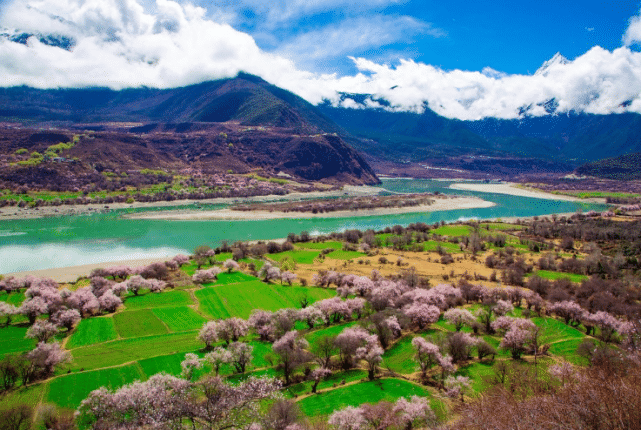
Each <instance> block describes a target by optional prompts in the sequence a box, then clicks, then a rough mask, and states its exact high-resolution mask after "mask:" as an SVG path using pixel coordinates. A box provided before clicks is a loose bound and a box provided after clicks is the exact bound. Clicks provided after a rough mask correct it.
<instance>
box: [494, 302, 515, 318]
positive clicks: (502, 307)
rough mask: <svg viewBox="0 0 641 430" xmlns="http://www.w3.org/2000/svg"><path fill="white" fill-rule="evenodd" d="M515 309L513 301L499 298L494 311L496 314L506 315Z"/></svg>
mask: <svg viewBox="0 0 641 430" xmlns="http://www.w3.org/2000/svg"><path fill="white" fill-rule="evenodd" d="M513 310H514V306H512V303H510V302H508V301H506V300H497V302H496V304H495V305H494V313H495V314H496V315H499V316H501V315H505V314H507V313H508V312H512V311H513Z"/></svg>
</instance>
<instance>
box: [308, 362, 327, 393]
mask: <svg viewBox="0 0 641 430" xmlns="http://www.w3.org/2000/svg"><path fill="white" fill-rule="evenodd" d="M331 374H332V371H331V370H330V369H328V368H326V367H317V368H316V369H314V370H312V373H310V379H311V380H312V381H313V384H312V393H315V392H316V390H317V389H318V384H320V382H321V381H322V380H323V378H325V377H327V376H330V375H331Z"/></svg>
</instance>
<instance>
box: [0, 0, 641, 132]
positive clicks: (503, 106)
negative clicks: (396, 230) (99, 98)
mask: <svg viewBox="0 0 641 430" xmlns="http://www.w3.org/2000/svg"><path fill="white" fill-rule="evenodd" d="M194 2H195V3H194ZM640 6H641V4H640V2H639V1H609V2H595V1H576V0H569V1H563V2H553V1H548V0H544V1H536V2H531V1H530V2H523V1H506V0H494V1H487V0H477V1H471V2H470V1H465V2H464V1H461V0H450V1H447V2H444V1H439V2H437V1H419V0H369V1H367V2H354V1H352V0H278V1H265V0H238V1H206V0H193V2H187V1H184V0H0V86H2V87H10V86H16V85H29V86H33V87H38V88H59V87H89V86H100V87H110V88H113V89H121V88H127V87H140V86H149V87H158V88H168V87H176V86H184V85H190V84H194V83H199V82H203V81H208V80H214V79H222V78H230V77H234V76H236V75H237V74H238V73H239V72H241V71H243V72H247V73H252V74H255V75H257V76H260V77H262V78H263V79H265V80H267V81H268V82H270V83H273V84H275V85H278V86H280V87H283V88H285V89H288V90H290V91H292V92H294V93H296V94H298V95H300V96H301V97H303V98H305V99H306V100H308V101H309V102H311V103H315V104H317V103H322V102H325V101H329V102H330V103H332V104H334V105H336V106H343V107H347V108H385V109H390V110H395V111H413V112H422V111H423V110H424V108H425V106H428V107H429V108H431V109H433V110H434V111H436V112H437V113H439V114H441V115H443V116H447V117H450V118H459V119H471V120H475V119H480V118H485V117H496V118H518V117H520V116H522V115H525V114H527V115H532V116H541V115H548V114H549V112H547V111H546V110H545V108H544V106H545V105H546V103H549V102H550V101H551V100H554V101H555V103H554V104H555V105H557V106H558V108H557V111H556V114H563V113H568V112H586V113H593V114H609V113H623V112H636V113H641V52H640V49H639V47H640V45H639V44H640V43H641V15H640V12H639V11H640ZM23 33H28V34H35V35H55V36H64V37H65V38H66V39H65V40H71V41H72V45H71V48H69V49H63V48H61V47H59V46H52V45H51V44H49V43H43V42H42V40H44V39H42V38H40V37H37V36H34V37H32V38H30V39H29V40H28V41H27V43H24V38H15V37H13V36H15V34H23ZM557 52H560V53H561V54H562V55H564V56H565V57H566V58H560V57H557V58H556V59H555V60H554V61H552V62H550V63H548V64H547V65H546V67H545V68H540V67H541V65H542V64H543V63H545V62H547V61H548V60H550V59H551V58H552V57H553V56H554V55H555V54H556V53H557ZM345 92H348V93H361V94H369V95H371V97H369V98H367V99H366V101H365V103H364V104H361V105H355V104H354V102H353V101H351V99H349V100H344V99H343V98H342V97H341V93H345ZM378 99H385V100H386V101H387V103H385V104H384V106H382V105H381V104H379V103H378V102H377V100H378Z"/></svg>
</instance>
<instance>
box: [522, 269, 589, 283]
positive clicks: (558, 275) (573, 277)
mask: <svg viewBox="0 0 641 430" xmlns="http://www.w3.org/2000/svg"><path fill="white" fill-rule="evenodd" d="M534 273H535V274H537V275H539V276H540V277H541V278H544V279H549V280H551V281H556V280H557V279H568V280H570V281H572V282H576V283H577V284H578V283H580V282H582V281H584V280H586V279H589V277H588V276H586V275H578V274H576V273H564V272H553V271H551V270H537V271H536V272H534ZM528 276H531V275H529V274H528Z"/></svg>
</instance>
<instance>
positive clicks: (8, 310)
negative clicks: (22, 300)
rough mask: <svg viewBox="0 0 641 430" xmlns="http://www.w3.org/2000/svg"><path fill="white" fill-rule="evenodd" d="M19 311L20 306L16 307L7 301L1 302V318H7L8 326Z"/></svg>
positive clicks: (6, 323)
mask: <svg viewBox="0 0 641 430" xmlns="http://www.w3.org/2000/svg"><path fill="white" fill-rule="evenodd" d="M18 313H19V311H18V308H16V307H15V306H14V305H12V304H9V303H6V302H0V318H5V327H8V326H9V324H11V320H12V319H13V316H14V315H17V314H18Z"/></svg>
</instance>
